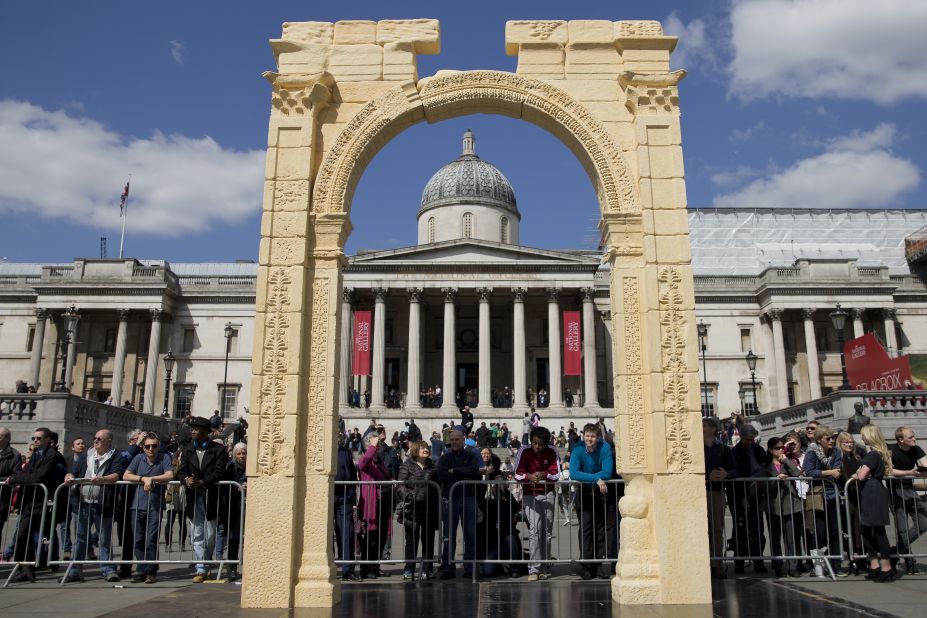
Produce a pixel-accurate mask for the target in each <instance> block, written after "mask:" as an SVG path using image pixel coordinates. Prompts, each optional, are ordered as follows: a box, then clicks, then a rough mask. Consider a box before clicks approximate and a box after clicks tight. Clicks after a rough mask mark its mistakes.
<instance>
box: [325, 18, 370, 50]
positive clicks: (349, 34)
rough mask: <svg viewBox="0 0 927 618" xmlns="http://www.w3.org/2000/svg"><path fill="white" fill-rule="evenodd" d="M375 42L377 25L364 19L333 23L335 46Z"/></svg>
mask: <svg viewBox="0 0 927 618" xmlns="http://www.w3.org/2000/svg"><path fill="white" fill-rule="evenodd" d="M376 42H377V23H376V22H373V21H367V20H365V19H344V20H341V21H336V22H335V40H334V43H335V45H358V44H364V43H374V44H375V43H376Z"/></svg>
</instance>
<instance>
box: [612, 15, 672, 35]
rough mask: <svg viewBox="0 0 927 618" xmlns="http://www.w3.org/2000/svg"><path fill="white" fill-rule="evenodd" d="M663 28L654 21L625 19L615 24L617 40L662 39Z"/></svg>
mask: <svg viewBox="0 0 927 618" xmlns="http://www.w3.org/2000/svg"><path fill="white" fill-rule="evenodd" d="M662 36H663V26H662V25H660V22H658V21H653V20H630V19H625V20H622V21H616V22H615V38H616V39H617V38H642V37H662Z"/></svg>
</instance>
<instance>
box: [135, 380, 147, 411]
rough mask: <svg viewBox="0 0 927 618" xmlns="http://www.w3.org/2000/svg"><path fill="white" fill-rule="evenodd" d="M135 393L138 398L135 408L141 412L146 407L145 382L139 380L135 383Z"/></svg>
mask: <svg viewBox="0 0 927 618" xmlns="http://www.w3.org/2000/svg"><path fill="white" fill-rule="evenodd" d="M135 393H136V396H137V398H138V402H137V403H136V404H135V409H136V410H138V411H139V412H141V411H143V410H144V409H145V383H144V382H139V383H138V384H136V385H135Z"/></svg>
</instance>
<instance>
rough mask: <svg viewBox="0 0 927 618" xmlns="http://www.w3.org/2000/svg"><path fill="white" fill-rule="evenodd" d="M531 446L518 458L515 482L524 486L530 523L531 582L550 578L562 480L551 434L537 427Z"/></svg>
mask: <svg viewBox="0 0 927 618" xmlns="http://www.w3.org/2000/svg"><path fill="white" fill-rule="evenodd" d="M529 440H530V441H531V446H523V447H522V448H521V450H519V451H518V455H517V456H516V459H515V480H517V481H520V482H522V483H523V484H524V492H525V497H524V502H523V505H524V512H525V517H526V518H527V520H528V551H529V554H530V556H531V560H532V561H533V562H531V563H530V564H528V581H537V580H538V579H547V578H548V577H550V564H549V563H545V562H544V561H545V560H548V559H549V558H550V539H551V535H552V531H551V529H552V528H553V523H554V500H555V498H554V489H555V487H556V485H555V484H556V482H557V481H559V480H560V459H559V457H557V452H556V451H555V450H554V449H552V448H551V447H550V431H549V430H548V429H547V428H545V427H535V428H534V429H532V430H531V434H530V436H529Z"/></svg>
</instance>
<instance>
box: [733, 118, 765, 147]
mask: <svg viewBox="0 0 927 618" xmlns="http://www.w3.org/2000/svg"><path fill="white" fill-rule="evenodd" d="M765 132H766V121H765V120H760V121H759V122H757V123H756V124H755V125H753V126H752V127H747V128H746V129H734V130H733V131H731V134H730V135H729V136H728V138H727V139H728V141H729V142H748V141H750V140H751V139H753V138H754V137H757V136H759V135H762V134H764V133H765Z"/></svg>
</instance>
